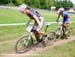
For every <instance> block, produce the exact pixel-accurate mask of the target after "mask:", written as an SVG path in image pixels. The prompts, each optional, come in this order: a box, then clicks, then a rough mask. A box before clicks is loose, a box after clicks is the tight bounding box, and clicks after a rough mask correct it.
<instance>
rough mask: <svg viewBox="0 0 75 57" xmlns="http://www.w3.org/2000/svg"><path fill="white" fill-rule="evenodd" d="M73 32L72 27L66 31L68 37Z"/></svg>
mask: <svg viewBox="0 0 75 57" xmlns="http://www.w3.org/2000/svg"><path fill="white" fill-rule="evenodd" d="M71 34H72V28H69V29H67V30H66V32H65V35H66V38H68V37H70V36H71Z"/></svg>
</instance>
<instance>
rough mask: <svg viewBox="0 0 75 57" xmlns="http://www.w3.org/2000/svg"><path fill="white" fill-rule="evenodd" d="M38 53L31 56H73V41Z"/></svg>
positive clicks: (74, 55)
mask: <svg viewBox="0 0 75 57" xmlns="http://www.w3.org/2000/svg"><path fill="white" fill-rule="evenodd" d="M38 54H39V55H38V56H33V57H75V41H73V42H69V43H66V44H64V45H58V46H54V47H53V48H50V49H48V50H46V51H45V52H41V53H38Z"/></svg>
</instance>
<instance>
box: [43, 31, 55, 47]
mask: <svg viewBox="0 0 75 57" xmlns="http://www.w3.org/2000/svg"><path fill="white" fill-rule="evenodd" d="M47 37H48V39H47V40H46V41H44V40H43V45H44V46H45V47H46V46H50V45H52V44H53V43H54V42H55V40H56V36H55V32H47Z"/></svg>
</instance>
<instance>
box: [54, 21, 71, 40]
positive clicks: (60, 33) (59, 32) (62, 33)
mask: <svg viewBox="0 0 75 57" xmlns="http://www.w3.org/2000/svg"><path fill="white" fill-rule="evenodd" d="M58 24H59V25H60V27H59V28H57V29H56V30H55V36H56V38H57V39H56V40H60V39H64V38H65V39H67V38H68V37H69V36H70V35H71V34H72V28H71V27H70V26H69V24H67V29H65V27H64V26H63V24H62V22H59V23H58Z"/></svg>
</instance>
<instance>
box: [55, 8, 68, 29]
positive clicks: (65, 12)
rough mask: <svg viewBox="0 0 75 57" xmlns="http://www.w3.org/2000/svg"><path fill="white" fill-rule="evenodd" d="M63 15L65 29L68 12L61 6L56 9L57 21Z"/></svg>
mask: <svg viewBox="0 0 75 57" xmlns="http://www.w3.org/2000/svg"><path fill="white" fill-rule="evenodd" d="M60 16H61V17H63V24H62V25H63V26H64V28H65V29H67V24H68V23H69V14H68V12H67V11H65V9H64V8H63V7H61V8H59V10H58V18H57V20H56V21H57V22H59V18H60Z"/></svg>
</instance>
